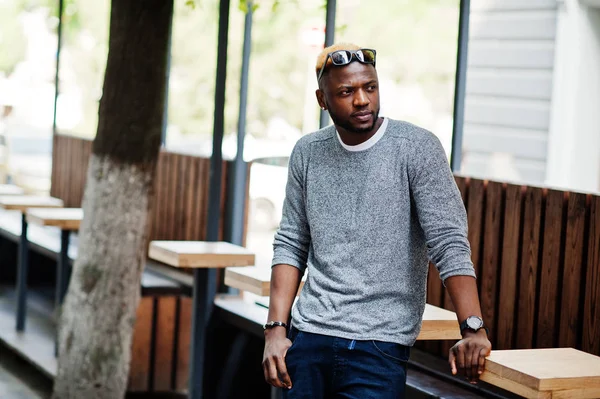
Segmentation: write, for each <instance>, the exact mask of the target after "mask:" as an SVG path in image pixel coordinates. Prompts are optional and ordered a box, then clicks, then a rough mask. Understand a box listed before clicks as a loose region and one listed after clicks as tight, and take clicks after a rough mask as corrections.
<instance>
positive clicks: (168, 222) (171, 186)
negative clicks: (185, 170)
mask: <svg viewBox="0 0 600 399" xmlns="http://www.w3.org/2000/svg"><path fill="white" fill-rule="evenodd" d="M166 155H167V158H166V160H167V164H166V169H165V170H166V177H167V181H166V182H165V185H166V187H167V195H168V198H167V201H166V204H165V205H166V208H165V210H166V212H165V216H166V219H164V220H163V221H164V223H165V237H168V239H172V237H173V231H174V227H175V208H176V202H175V201H174V199H175V196H176V195H177V178H176V174H177V172H176V166H175V163H176V159H175V155H174V154H173V153H167V154H166Z"/></svg>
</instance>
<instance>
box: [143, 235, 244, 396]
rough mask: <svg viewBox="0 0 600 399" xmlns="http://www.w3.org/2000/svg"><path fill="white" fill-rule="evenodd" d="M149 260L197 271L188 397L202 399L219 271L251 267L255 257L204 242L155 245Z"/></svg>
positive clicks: (221, 244)
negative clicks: (205, 353)
mask: <svg viewBox="0 0 600 399" xmlns="http://www.w3.org/2000/svg"><path fill="white" fill-rule="evenodd" d="M148 256H149V258H150V259H154V260H156V261H159V262H163V263H166V264H167V265H170V266H174V267H180V268H193V269H194V285H193V294H192V300H193V308H192V345H191V350H190V380H189V397H190V398H191V399H199V398H201V397H202V392H203V376H204V351H205V345H206V334H207V327H208V321H209V319H210V317H211V314H212V310H213V307H214V299H215V296H216V290H217V278H216V269H218V268H225V267H229V266H250V265H253V264H254V261H255V256H254V254H253V253H251V252H250V251H248V250H247V249H246V248H243V247H240V246H237V245H233V244H230V243H226V242H203V241H153V242H151V243H150V250H149V255H148Z"/></svg>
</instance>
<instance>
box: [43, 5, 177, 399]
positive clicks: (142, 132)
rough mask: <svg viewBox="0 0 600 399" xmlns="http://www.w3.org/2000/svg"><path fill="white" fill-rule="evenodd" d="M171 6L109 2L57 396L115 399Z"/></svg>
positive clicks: (156, 132)
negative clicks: (101, 82)
mask: <svg viewBox="0 0 600 399" xmlns="http://www.w3.org/2000/svg"><path fill="white" fill-rule="evenodd" d="M172 12H173V0H144V1H142V0H113V1H112V9H111V16H110V40H109V53H108V61H107V66H106V74H105V78H104V88H103V95H102V99H101V101H100V109H99V122H98V132H97V135H96V139H95V140H94V147H93V153H92V156H91V158H90V164H89V168H88V173H87V186H86V189H85V194H84V200H83V209H84V214H85V218H84V221H83V224H82V226H81V230H80V239H79V256H78V258H77V260H76V262H75V265H74V268H73V273H72V277H71V281H70V285H69V290H68V293H67V296H66V298H65V302H64V304H63V306H62V312H61V319H60V331H59V345H60V349H59V358H58V375H57V377H56V380H55V382H54V393H53V398H55V399H71V398H72V399H81V398H86V399H95V398H98V399H100V398H101V399H118V398H123V397H124V395H125V392H126V389H127V383H128V376H129V363H130V359H131V341H132V335H133V326H134V324H135V315H136V309H137V306H138V303H139V299H140V298H139V297H140V281H141V275H142V271H143V265H144V260H145V255H146V247H147V239H148V237H147V232H148V230H149V226H148V224H149V223H148V222H149V219H148V218H149V212H150V204H151V202H152V201H151V199H152V194H153V184H154V175H155V170H156V161H157V159H158V153H159V148H160V139H161V131H162V121H163V105H164V98H165V90H166V87H165V86H166V79H165V76H166V75H165V74H166V65H167V52H168V34H169V33H168V32H169V24H170V23H171V18H172Z"/></svg>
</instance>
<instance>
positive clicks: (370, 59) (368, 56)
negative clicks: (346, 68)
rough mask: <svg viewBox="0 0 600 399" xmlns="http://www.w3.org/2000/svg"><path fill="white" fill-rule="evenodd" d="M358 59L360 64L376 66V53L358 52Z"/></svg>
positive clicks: (365, 50) (368, 51)
mask: <svg viewBox="0 0 600 399" xmlns="http://www.w3.org/2000/svg"><path fill="white" fill-rule="evenodd" d="M356 58H358V59H359V61H360V62H365V63H369V64H374V63H375V52H374V51H373V50H368V49H362V50H358V51H357V52H356Z"/></svg>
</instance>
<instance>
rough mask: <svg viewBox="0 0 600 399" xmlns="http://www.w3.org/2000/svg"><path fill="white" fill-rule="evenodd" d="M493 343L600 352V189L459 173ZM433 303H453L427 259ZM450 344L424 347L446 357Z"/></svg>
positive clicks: (497, 346) (500, 346) (504, 346)
mask: <svg viewBox="0 0 600 399" xmlns="http://www.w3.org/2000/svg"><path fill="white" fill-rule="evenodd" d="M456 182H457V185H458V187H459V189H460V191H461V193H462V197H463V201H464V203H465V206H466V208H467V214H468V224H469V241H470V243H471V248H472V259H473V263H474V265H475V269H476V272H477V276H478V283H477V284H478V287H479V292H480V298H481V306H482V311H483V316H484V319H485V321H486V323H487V324H488V325H489V327H490V330H491V341H492V344H493V347H494V348H495V349H526V348H550V347H573V348H577V349H581V350H583V351H586V352H589V353H592V354H595V355H600V341H599V340H598V339H597V338H598V336H600V195H594V194H582V193H575V192H568V191H560V190H555V189H547V188H539V187H530V186H524V185H523V186H521V185H515V184H507V183H499V182H494V181H484V180H479V179H474V178H465V177H460V176H457V177H456ZM430 271H431V272H430V274H429V281H428V295H427V301H428V303H430V304H432V305H436V306H441V307H445V308H447V309H449V310H453V308H452V303H451V301H450V298H449V296H448V294H447V292H446V291H445V289H444V287H443V286H442V284H441V282H440V280H439V277H438V273H437V271H435V269H434V268H433V267H432V266H430ZM449 345H450V343H444V344H442V345H440V344H437V345H436V344H435V343H433V344H432V343H428V344H427V346H426V349H428V350H429V351H431V352H434V353H438V354H441V355H443V356H447V353H448V348H449Z"/></svg>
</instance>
